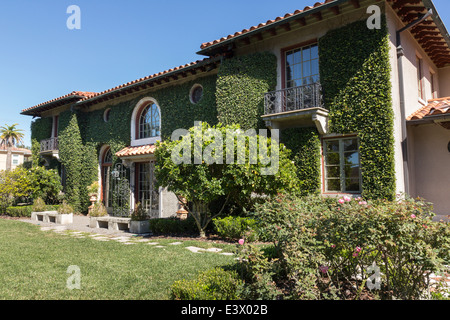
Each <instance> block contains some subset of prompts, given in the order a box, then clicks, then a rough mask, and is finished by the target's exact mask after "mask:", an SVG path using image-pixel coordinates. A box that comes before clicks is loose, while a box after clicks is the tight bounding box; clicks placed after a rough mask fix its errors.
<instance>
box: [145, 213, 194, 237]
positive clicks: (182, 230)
mask: <svg viewBox="0 0 450 320" xmlns="http://www.w3.org/2000/svg"><path fill="white" fill-rule="evenodd" d="M150 230H151V231H152V232H153V233H154V234H164V235H185V234H195V233H196V232H197V227H196V224H195V221H194V219H193V218H192V217H189V218H187V219H186V220H180V219H178V218H161V219H151V220H150Z"/></svg>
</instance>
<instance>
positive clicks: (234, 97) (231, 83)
mask: <svg viewBox="0 0 450 320" xmlns="http://www.w3.org/2000/svg"><path fill="white" fill-rule="evenodd" d="M276 85H277V59H276V56H275V55H274V54H272V53H269V52H261V53H254V54H250V55H245V56H240V57H233V58H230V59H225V60H224V61H223V62H222V64H221V66H220V70H219V74H218V79H217V92H216V99H217V112H218V120H219V122H221V123H224V124H233V123H234V124H239V125H240V126H241V128H242V129H244V130H247V129H257V128H265V125H264V122H263V121H262V119H261V116H262V115H263V114H264V94H265V93H266V92H269V91H273V90H275V87H276Z"/></svg>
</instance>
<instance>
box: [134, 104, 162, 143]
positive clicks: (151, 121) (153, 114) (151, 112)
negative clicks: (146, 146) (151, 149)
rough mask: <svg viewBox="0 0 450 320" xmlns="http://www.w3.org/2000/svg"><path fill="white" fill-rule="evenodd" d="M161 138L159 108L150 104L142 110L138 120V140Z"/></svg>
mask: <svg viewBox="0 0 450 320" xmlns="http://www.w3.org/2000/svg"><path fill="white" fill-rule="evenodd" d="M159 136H161V117H160V114H159V108H158V106H157V105H156V104H155V103H151V104H149V105H148V106H146V107H145V108H144V110H143V111H142V113H141V116H140V118H139V139H146V138H154V137H159Z"/></svg>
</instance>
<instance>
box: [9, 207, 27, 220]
mask: <svg viewBox="0 0 450 320" xmlns="http://www.w3.org/2000/svg"><path fill="white" fill-rule="evenodd" d="M32 211H33V206H18V207H8V208H6V215H7V216H10V217H17V218H21V217H31V212H32Z"/></svg>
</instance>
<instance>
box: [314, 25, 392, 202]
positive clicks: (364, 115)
mask: <svg viewBox="0 0 450 320" xmlns="http://www.w3.org/2000/svg"><path fill="white" fill-rule="evenodd" d="M382 20H383V23H382V27H381V29H374V30H369V29H368V28H367V25H366V21H365V20H364V21H358V22H354V23H351V24H349V25H347V26H345V27H342V28H339V29H336V30H332V31H330V32H328V33H327V34H326V35H325V36H324V37H322V38H321V39H320V41H319V57H320V78H321V82H322V87H323V95H324V100H325V106H326V108H328V109H329V110H330V131H331V132H332V133H339V134H351V133H357V134H358V137H359V139H360V162H361V171H362V184H363V196H365V197H367V198H381V199H392V198H393V197H394V196H395V188H396V187H395V164H394V147H393V146H394V133H393V132H394V129H393V126H394V120H393V119H394V115H393V109H392V101H391V81H390V71H391V67H390V63H389V34H388V29H387V26H386V19H385V17H383V19H382Z"/></svg>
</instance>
